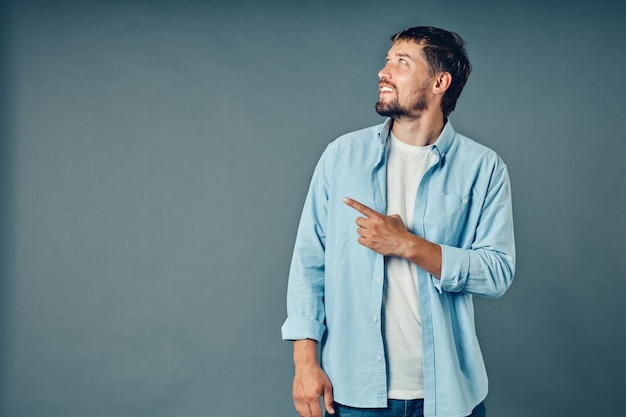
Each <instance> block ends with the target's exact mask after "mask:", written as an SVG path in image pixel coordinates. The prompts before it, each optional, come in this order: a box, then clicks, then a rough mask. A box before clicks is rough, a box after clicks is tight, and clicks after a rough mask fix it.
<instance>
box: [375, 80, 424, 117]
mask: <svg viewBox="0 0 626 417" xmlns="http://www.w3.org/2000/svg"><path fill="white" fill-rule="evenodd" d="M426 109H428V102H427V101H426V85H424V86H423V87H422V89H420V91H419V92H418V93H417V96H416V97H414V99H413V102H412V103H410V104H409V105H406V106H403V105H401V104H400V101H399V100H398V97H397V95H396V97H395V98H394V99H393V100H392V101H391V102H389V103H385V102H383V101H382V100H378V102H377V103H376V113H378V114H380V115H381V116H384V117H390V118H392V119H394V120H398V119H403V118H414V117H416V116H417V115H418V114H419V113H421V112H423V111H424V110H426Z"/></svg>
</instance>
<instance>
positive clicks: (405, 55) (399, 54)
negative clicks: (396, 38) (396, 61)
mask: <svg viewBox="0 0 626 417" xmlns="http://www.w3.org/2000/svg"><path fill="white" fill-rule="evenodd" d="M393 56H394V57H398V58H409V59H410V60H411V61H413V60H414V59H413V57H412V56H411V55H409V54H407V53H403V52H396V53H394V54H393Z"/></svg>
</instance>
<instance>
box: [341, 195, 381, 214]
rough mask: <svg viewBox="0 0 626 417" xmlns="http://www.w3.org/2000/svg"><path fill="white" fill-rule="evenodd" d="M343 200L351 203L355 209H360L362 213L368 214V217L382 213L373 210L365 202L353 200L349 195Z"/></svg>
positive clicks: (348, 203)
mask: <svg viewBox="0 0 626 417" xmlns="http://www.w3.org/2000/svg"><path fill="white" fill-rule="evenodd" d="M343 202H344V203H346V204H347V205H349V206H350V207H352V208H353V209H355V210H356V211H358V212H359V213H361V214H362V215H364V216H367V217H373V216H377V215H379V214H380V213H378V212H377V211H375V210H372V209H371V208H369V207H367V206H366V205H365V204H362V203H359V202H358V201H356V200H353V199H351V198H349V197H345V198H344V199H343Z"/></svg>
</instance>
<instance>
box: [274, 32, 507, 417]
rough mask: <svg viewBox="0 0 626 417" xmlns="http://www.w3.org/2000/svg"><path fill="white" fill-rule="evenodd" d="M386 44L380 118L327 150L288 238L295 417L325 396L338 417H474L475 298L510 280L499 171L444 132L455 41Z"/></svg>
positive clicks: (461, 65) (318, 410)
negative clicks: (295, 231) (294, 234)
mask: <svg viewBox="0 0 626 417" xmlns="http://www.w3.org/2000/svg"><path fill="white" fill-rule="evenodd" d="M391 39H392V45H391V49H390V50H389V52H388V54H387V57H386V63H385V66H384V67H383V68H382V69H381V70H380V72H379V74H378V77H379V94H380V96H379V100H378V103H377V104H376V111H377V112H378V113H379V114H381V115H383V116H387V120H386V121H385V122H384V123H383V124H382V125H379V126H374V127H371V128H368V129H364V130H361V131H357V132H353V133H350V134H347V135H344V136H342V137H340V138H339V139H337V140H336V141H334V142H332V143H331V144H330V145H329V146H328V147H327V149H326V150H325V152H324V153H323V155H322V156H321V158H320V160H319V162H318V165H317V167H316V169H315V172H314V174H313V178H312V181H311V186H310V189H309V192H308V195H307V198H306V201H305V205H304V209H303V213H302V218H301V221H300V225H299V227H298V234H297V238H296V243H295V249H294V254H293V259H292V265H291V269H290V276H289V286H288V295H287V310H288V317H287V320H286V321H285V323H284V325H283V327H282V334H283V338H284V339H286V340H293V341H294V362H295V376H294V382H293V398H294V403H295V407H296V410H297V411H298V413H299V414H300V415H301V416H303V417H321V415H322V407H321V406H320V400H321V399H322V398H323V404H324V406H323V408H325V409H326V412H327V415H328V414H334V415H336V416H339V417H347V416H368V417H369V416H371V417H374V416H380V417H383V416H385V417H387V416H422V415H424V416H427V417H465V416H473V417H477V416H484V415H485V409H484V404H483V400H484V399H485V397H486V395H487V375H486V371H485V366H484V362H483V359H482V355H481V351H480V348H479V345H478V340H477V338H476V333H475V328H474V314H473V304H472V295H480V296H485V297H499V296H501V295H502V294H503V293H504V292H505V291H506V289H507V288H508V287H509V285H510V284H511V281H512V279H513V272H514V265H515V246H514V239H513V220H512V209H511V194H510V185H509V178H508V173H507V169H506V166H505V165H504V163H503V162H502V160H501V159H500V158H499V157H498V155H496V154H495V153H494V152H493V151H491V150H490V149H488V148H486V147H484V146H482V145H479V144H478V143H476V142H474V141H472V140H471V139H468V138H467V137H464V136H462V135H460V134H458V133H456V132H455V131H454V129H453V128H452V126H451V124H450V122H449V120H448V115H449V114H450V113H451V112H452V111H453V110H454V108H455V105H456V101H457V99H458V97H459V95H460V93H461V90H462V89H463V86H464V85H465V82H466V80H467V77H468V76H469V73H470V70H471V67H470V63H469V60H468V59H467V55H466V53H465V49H464V46H463V45H464V43H463V41H462V39H461V38H460V37H459V36H458V35H457V34H455V33H451V32H448V31H445V30H442V29H437V28H432V27H415V28H411V29H407V30H404V31H402V32H400V33H398V34H396V35H394V36H393V37H392V38H391ZM355 222H356V223H355ZM355 229H356V232H357V233H356V234H355ZM318 344H319V345H320V348H321V349H320V350H321V360H319V361H318V357H317V348H318Z"/></svg>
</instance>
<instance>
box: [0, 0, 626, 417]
mask: <svg viewBox="0 0 626 417" xmlns="http://www.w3.org/2000/svg"><path fill="white" fill-rule="evenodd" d="M612 3H615V4H617V3H618V2H608V1H589V2H562V3H556V2H540V1H534V2H533V1H525V2H506V1H504V2H493V4H490V3H489V2H487V1H483V2H471V1H385V2H382V1H359V2H356V1H354V2H351V1H343V2H331V1H325V0H320V1H294V0H291V1H287V0H284V1H279V0H277V1H265V2H263V1H256V2H255V1H241V0H231V1H228V2H220V3H214V2H207V1H184V0H181V1H177V2H175V1H169V2H163V1H147V0H146V1H139V0H133V1H107V2H104V1H68V0H57V1H55V2H37V1H30V0H26V1H5V2H4V3H3V4H2V6H1V7H2V9H1V10H0V11H1V12H2V13H1V19H2V21H1V22H0V23H1V25H0V27H1V29H0V30H1V33H0V39H1V40H0V42H1V44H0V58H1V67H0V100H1V101H0V110H1V111H0V134H1V135H2V141H1V144H0V175H1V176H0V202H1V204H0V216H1V219H2V222H1V224H0V232H1V235H0V238H1V240H0V261H1V264H0V268H1V269H0V273H1V275H0V312H1V315H0V415H2V416H6V417H39V416H45V417H57V416H58V417H68V416H93V417H97V416H151V417H158V416H177V417H185V416H194V417H195V416H232V417H237V416H289V415H295V411H294V410H293V408H292V404H291V398H290V390H291V374H292V364H291V346H290V344H289V343H287V342H282V341H281V340H280V331H279V329H280V325H281V324H282V321H283V319H284V316H285V307H284V297H285V292H286V280H287V271H288V266H289V259H290V256H291V248H292V245H293V241H294V237H295V229H296V225H297V221H298V217H299V212H300V209H301V207H302V203H303V198H304V195H305V192H306V188H307V185H308V181H309V179H310V175H311V173H312V169H313V166H314V164H315V162H316V161H317V158H318V157H319V154H320V153H321V152H322V150H323V148H324V147H325V145H326V144H327V143H328V142H329V141H330V140H332V139H334V138H335V137H336V136H338V135H339V134H342V133H345V132H348V131H351V130H355V129H358V128H361V127H365V126H369V125H372V124H375V123H378V122H380V121H381V118H380V117H379V116H377V115H376V114H375V112H374V110H373V106H374V102H375V101H376V98H377V94H376V81H377V78H376V73H377V71H378V69H379V68H380V67H381V65H382V64H383V57H384V54H385V52H386V50H387V47H388V37H389V36H390V35H391V34H392V33H394V32H396V31H397V30H400V29H402V28H405V27H408V26H414V25H419V24H430V25H435V26H441V27H445V28H448V29H451V30H455V31H457V32H459V33H460V34H462V35H463V36H464V38H465V39H466V40H467V42H468V51H469V54H470V58H471V60H472V62H473V64H474V73H473V74H472V76H471V78H470V80H469V83H468V85H467V87H466V90H465V91H464V94H463V95H462V97H461V100H460V101H459V104H458V107H457V110H456V112H455V113H453V115H452V122H453V124H454V126H455V127H456V129H457V130H458V131H461V132H463V133H465V134H467V135H469V136H471V137H473V138H475V139H477V140H479V141H481V142H482V143H484V144H486V145H488V146H490V147H492V148H493V149H495V150H496V151H497V152H498V153H500V155H501V156H502V157H503V158H504V159H505V161H506V162H507V164H508V166H509V169H510V173H511V179H512V184H513V192H514V205H515V220H516V235H517V244H518V259H519V261H518V268H517V274H516V280H515V282H514V284H513V286H512V288H511V289H510V291H509V292H508V293H507V294H506V295H505V297H504V298H502V299H499V300H476V304H477V307H476V308H477V315H478V332H479V335H480V338H481V341H482V346H483V350H484V354H485V356H486V361H487V366H488V370H489V373H490V387H491V393H490V396H489V398H488V402H487V404H488V408H489V410H490V411H491V413H490V415H491V416H506V417H518V416H519V417H522V416H532V417H538V416H546V417H547V416H549V417H559V416H571V415H587V416H609V415H619V414H621V412H620V409H623V406H620V404H621V403H622V402H623V392H624V388H626V376H625V375H626V360H625V359H624V352H626V339H625V336H624V333H625V332H624V330H625V327H626V326H625V324H626V323H625V321H626V320H625V318H626V313H625V312H624V302H623V299H624V295H625V292H626V282H625V279H624V278H625V273H624V270H625V268H626V261H625V259H626V256H624V255H623V253H622V251H623V249H624V240H625V238H626V221H625V220H624V214H625V210H624V208H625V206H626V204H625V203H626V189H625V188H626V186H625V182H626V169H625V168H624V166H625V164H624V159H625V157H626V144H625V143H624V141H625V140H626V138H625V133H624V132H625V130H624V127H625V126H624V116H623V111H624V108H625V105H626V98H625V95H624V93H625V88H624V85H625V83H626V75H625V72H624V67H625V65H626V57H625V54H624V41H626V29H625V27H626V26H625V25H624V23H623V21H624V17H625V13H624V11H625V7H624V6H618V5H613V4H612Z"/></svg>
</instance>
